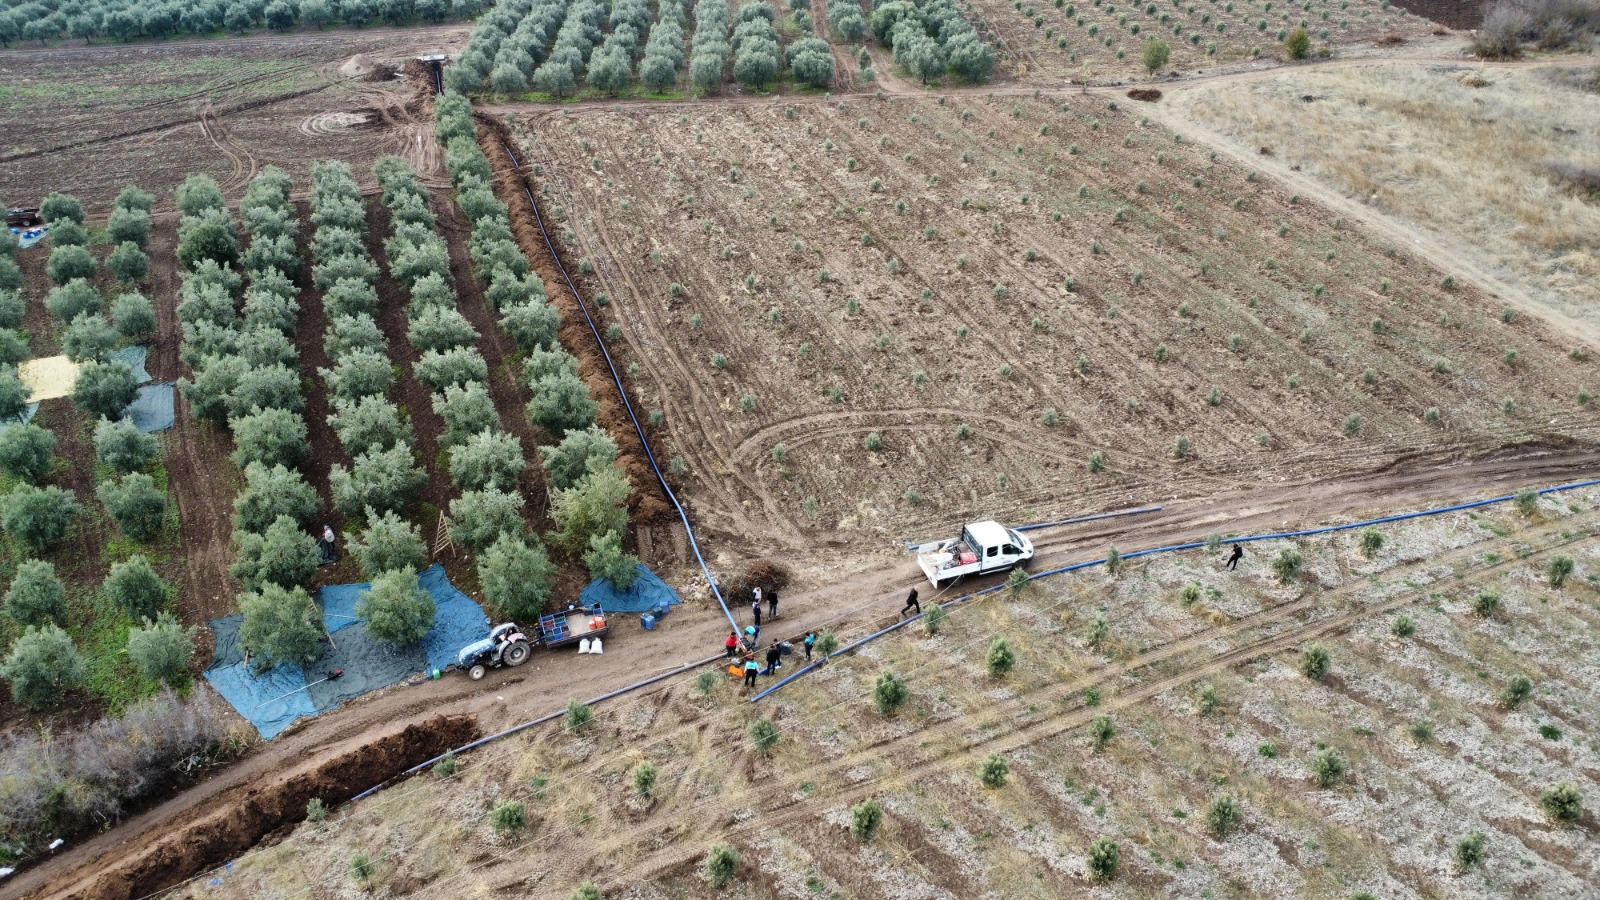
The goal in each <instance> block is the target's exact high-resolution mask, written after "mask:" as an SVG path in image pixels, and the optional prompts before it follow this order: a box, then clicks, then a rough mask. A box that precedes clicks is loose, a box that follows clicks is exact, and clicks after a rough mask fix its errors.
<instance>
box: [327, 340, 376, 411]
mask: <svg viewBox="0 0 1600 900" xmlns="http://www.w3.org/2000/svg"><path fill="white" fill-rule="evenodd" d="M320 373H321V375H322V377H323V379H324V380H326V381H327V382H328V387H329V388H331V389H332V391H333V396H334V398H335V400H355V399H359V398H361V397H381V396H384V395H385V394H387V393H389V387H390V385H392V384H394V368H393V367H392V366H391V365H390V363H389V357H387V356H385V355H383V354H382V353H378V352H376V351H374V350H359V351H356V352H354V353H348V354H345V356H344V358H343V359H341V360H339V361H338V364H337V365H335V366H334V367H333V369H331V370H329V369H322V370H320Z"/></svg>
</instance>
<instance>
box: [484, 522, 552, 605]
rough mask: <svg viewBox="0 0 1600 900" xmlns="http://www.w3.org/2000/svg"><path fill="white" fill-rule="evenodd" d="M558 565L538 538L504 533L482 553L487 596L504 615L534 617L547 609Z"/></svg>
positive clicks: (485, 593) (485, 595) (485, 596)
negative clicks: (525, 537) (528, 538)
mask: <svg viewBox="0 0 1600 900" xmlns="http://www.w3.org/2000/svg"><path fill="white" fill-rule="evenodd" d="M554 575H555V567H554V566H553V565H551V563H550V557H549V555H548V554H547V553H545V549H544V545H543V544H541V543H539V541H538V539H537V538H533V539H530V540H525V539H523V538H522V537H520V536H518V535H516V534H510V533H501V534H500V535H499V537H497V538H496V539H495V540H494V542H493V543H492V544H490V545H489V549H488V550H485V551H483V552H482V553H480V554H479V555H478V581H479V583H480V584H481V585H482V586H483V596H484V598H485V599H487V600H488V601H489V603H490V604H491V605H492V606H493V607H494V610H495V612H496V613H498V614H499V615H500V617H501V618H502V619H509V620H512V621H519V622H521V621H533V620H534V619H536V618H537V617H538V616H539V614H540V613H542V612H543V611H544V604H545V601H546V600H547V599H548V598H549V596H550V583H551V579H552V578H553V577H554Z"/></svg>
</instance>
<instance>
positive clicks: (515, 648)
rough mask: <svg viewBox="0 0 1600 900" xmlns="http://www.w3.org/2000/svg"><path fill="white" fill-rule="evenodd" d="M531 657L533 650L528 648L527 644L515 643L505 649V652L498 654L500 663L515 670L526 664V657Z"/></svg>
mask: <svg viewBox="0 0 1600 900" xmlns="http://www.w3.org/2000/svg"><path fill="white" fill-rule="evenodd" d="M531 655H533V648H531V647H529V646H528V642H527V641H517V642H516V643H513V644H511V645H510V646H508V647H506V649H505V652H503V653H501V654H500V661H501V662H503V663H505V664H506V665H508V666H511V667H513V668H515V667H517V666H520V665H522V664H523V663H525V662H527V661H528V657H529V656H531Z"/></svg>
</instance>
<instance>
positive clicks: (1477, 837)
mask: <svg viewBox="0 0 1600 900" xmlns="http://www.w3.org/2000/svg"><path fill="white" fill-rule="evenodd" d="M1485 840H1486V839H1485V838H1484V835H1483V832H1481V831H1474V832H1473V833H1471V834H1469V835H1467V836H1466V837H1464V838H1462V839H1461V840H1459V841H1456V849H1455V861H1456V871H1458V872H1465V871H1466V870H1468V869H1470V868H1472V867H1473V866H1475V865H1477V864H1478V863H1480V862H1482V861H1483V844H1484V841H1485Z"/></svg>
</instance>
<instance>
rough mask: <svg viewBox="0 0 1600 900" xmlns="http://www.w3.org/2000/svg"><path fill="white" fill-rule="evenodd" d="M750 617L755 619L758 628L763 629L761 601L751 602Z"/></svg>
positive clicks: (758, 599)
mask: <svg viewBox="0 0 1600 900" xmlns="http://www.w3.org/2000/svg"><path fill="white" fill-rule="evenodd" d="M750 615H752V616H754V617H755V620H756V627H757V628H760V627H761V600H760V598H757V599H755V600H752V601H751V602H750Z"/></svg>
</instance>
